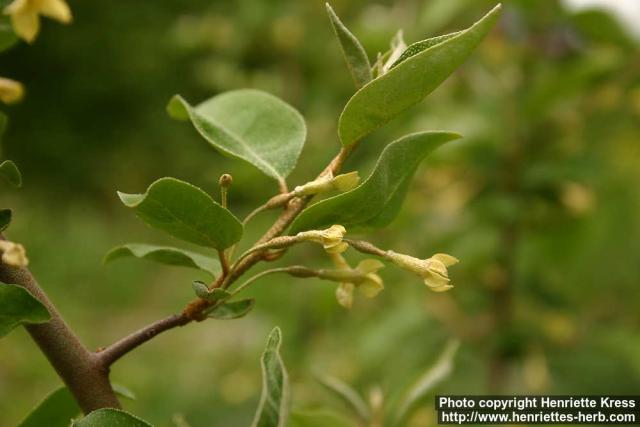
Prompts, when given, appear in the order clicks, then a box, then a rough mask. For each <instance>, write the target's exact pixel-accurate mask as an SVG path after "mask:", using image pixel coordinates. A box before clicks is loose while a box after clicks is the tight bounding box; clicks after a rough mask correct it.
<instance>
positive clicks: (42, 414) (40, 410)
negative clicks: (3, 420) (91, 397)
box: [18, 387, 82, 427]
mask: <svg viewBox="0 0 640 427" xmlns="http://www.w3.org/2000/svg"><path fill="white" fill-rule="evenodd" d="M80 413H82V410H81V409H80V406H78V403H77V402H76V400H75V399H74V398H73V395H72V394H71V392H70V391H69V389H68V388H66V387H60V388H59V389H57V390H56V391H54V392H52V393H51V394H49V395H48V396H47V397H46V398H45V399H44V400H43V401H42V402H40V404H38V406H37V407H36V408H35V409H34V410H33V411H31V412H30V413H29V415H28V416H27V418H25V419H24V421H22V422H21V423H20V425H19V426H18V427H43V426H47V427H69V423H70V421H71V419H72V418H73V417H75V416H77V415H78V414H80Z"/></svg>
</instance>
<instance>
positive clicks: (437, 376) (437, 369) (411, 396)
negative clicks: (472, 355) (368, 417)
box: [392, 340, 460, 426]
mask: <svg viewBox="0 0 640 427" xmlns="http://www.w3.org/2000/svg"><path fill="white" fill-rule="evenodd" d="M459 347H460V342H459V341H457V340H451V341H449V342H448V343H447V346H446V347H445V349H444V350H443V351H442V353H441V354H440V356H439V357H438V360H437V361H436V363H435V364H434V365H433V366H431V367H430V368H429V369H427V370H426V371H425V372H424V373H423V374H422V375H420V377H419V378H418V379H417V380H416V382H415V383H414V384H413V385H412V386H411V387H410V388H409V389H408V390H407V391H406V393H405V394H404V396H403V397H402V399H401V400H400V406H399V407H398V409H397V410H396V411H395V413H394V423H393V424H392V425H394V426H401V425H404V424H403V423H404V421H405V420H406V419H407V417H408V415H410V413H411V411H412V410H413V409H415V408H416V407H417V405H418V404H419V403H420V402H421V401H422V400H423V399H424V398H425V396H427V394H428V393H429V392H431V391H432V390H433V389H434V388H435V387H436V386H437V385H438V384H440V383H441V382H442V381H444V380H445V379H446V378H447V377H448V376H449V375H451V372H452V371H453V358H454V357H455V355H456V353H457V352H458V348H459Z"/></svg>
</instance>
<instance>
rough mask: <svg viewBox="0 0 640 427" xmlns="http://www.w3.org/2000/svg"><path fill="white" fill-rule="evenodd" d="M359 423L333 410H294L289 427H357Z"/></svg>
mask: <svg viewBox="0 0 640 427" xmlns="http://www.w3.org/2000/svg"><path fill="white" fill-rule="evenodd" d="M358 425H359V424H357V423H355V422H353V421H352V420H350V419H348V418H345V417H344V416H342V415H340V414H337V413H335V412H332V411H325V410H321V411H294V412H292V413H291V416H290V417H289V425H288V427H357V426H358Z"/></svg>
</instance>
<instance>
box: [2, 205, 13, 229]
mask: <svg viewBox="0 0 640 427" xmlns="http://www.w3.org/2000/svg"><path fill="white" fill-rule="evenodd" d="M12 217H13V213H12V212H11V209H0V231H4V230H6V229H7V227H8V226H9V224H11V218H12Z"/></svg>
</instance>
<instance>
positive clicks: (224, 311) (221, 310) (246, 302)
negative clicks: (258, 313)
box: [205, 299, 255, 320]
mask: <svg viewBox="0 0 640 427" xmlns="http://www.w3.org/2000/svg"><path fill="white" fill-rule="evenodd" d="M254 304H255V300H254V299H243V300H239V301H233V302H228V303H225V304H221V305H218V306H215V307H213V308H211V309H209V310H207V311H205V314H206V315H207V317H210V318H212V319H218V320H232V319H239V318H241V317H244V316H246V315H247V314H249V312H250V311H251V310H252V309H253V306H254Z"/></svg>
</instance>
